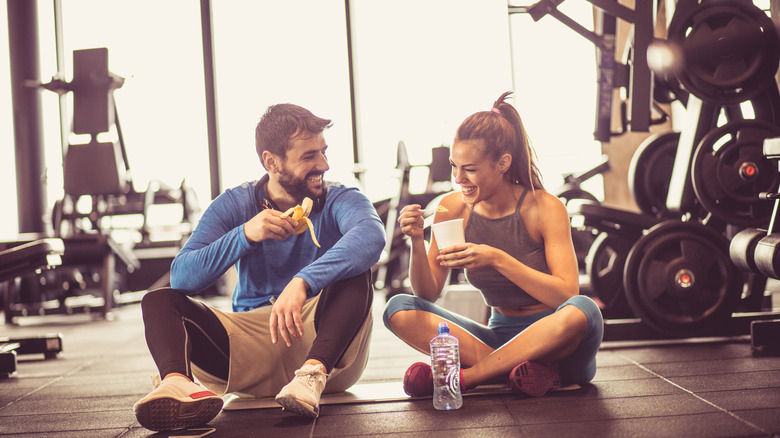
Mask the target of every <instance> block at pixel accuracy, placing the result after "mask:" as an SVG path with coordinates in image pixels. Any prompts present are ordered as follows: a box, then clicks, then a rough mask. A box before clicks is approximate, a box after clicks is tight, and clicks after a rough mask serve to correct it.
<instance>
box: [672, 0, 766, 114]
mask: <svg viewBox="0 0 780 438" xmlns="http://www.w3.org/2000/svg"><path fill="white" fill-rule="evenodd" d="M675 12H676V13H675V14H674V16H673V17H672V20H671V22H670V24H669V32H668V35H669V37H668V39H669V41H671V42H672V43H673V44H675V45H676V46H677V47H679V48H680V52H681V53H682V58H683V59H682V62H681V63H680V65H681V67H680V68H678V71H677V72H676V73H677V77H678V78H679V80H680V82H681V83H682V84H683V85H684V86H685V87H686V88H687V89H688V91H690V92H691V93H692V94H694V95H695V96H697V97H699V98H700V99H702V100H704V101H707V102H711V103H722V104H729V103H738V102H742V101H744V100H745V99H746V98H747V97H749V96H751V95H753V94H755V93H756V92H758V91H760V90H762V89H763V88H765V87H766V86H767V84H768V83H769V82H770V81H772V80H774V75H775V72H777V68H778V62H779V61H780V41H779V40H778V34H777V30H776V29H775V26H774V24H773V23H772V20H771V19H770V18H769V17H768V16H767V14H766V13H765V12H764V11H762V10H761V9H759V8H758V7H756V6H755V5H753V4H752V2H749V1H731V0H728V1H726V0H708V1H706V2H701V3H700V4H699V5H697V6H696V7H693V8H678V11H675ZM677 12H679V13H677Z"/></svg>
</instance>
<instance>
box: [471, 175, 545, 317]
mask: <svg viewBox="0 0 780 438" xmlns="http://www.w3.org/2000/svg"><path fill="white" fill-rule="evenodd" d="M526 194H528V189H526V190H525V192H523V195H522V196H520V200H519V201H517V208H516V209H515V212H514V213H512V214H510V215H509V216H504V217H502V218H499V219H488V218H486V217H484V216H480V215H479V214H478V213H475V212H474V210H473V209H472V210H471V212H470V213H469V220H468V223H467V225H466V230H465V234H466V242H472V243H481V244H485V245H490V246H492V247H494V248H498V249H501V250H503V251H505V252H506V253H507V254H509V255H510V256H512V257H514V258H516V259H517V260H519V261H520V262H522V263H523V264H525V265H527V266H529V267H531V268H533V269H536V270H537V271H541V272H544V273H546V274H549V273H550V269H549V268H548V267H547V259H545V255H544V244H543V243H537V242H535V241H534V240H533V239H532V238H531V236H530V235H529V234H528V231H526V229H525V226H524V225H523V221H522V220H521V219H520V214H519V211H520V206H521V205H522V204H523V199H525V196H526ZM466 278H467V279H468V281H469V283H471V284H472V285H473V286H474V287H476V288H477V289H479V290H480V291H481V292H482V296H483V298H484V299H485V303H486V304H487V305H488V306H492V307H515V306H528V305H531V304H538V303H539V301H538V300H537V299H536V298H534V297H532V296H530V295H528V294H527V293H526V292H525V291H524V290H523V289H521V288H520V287H518V286H517V285H516V284H514V283H512V282H511V281H509V279H508V278H506V277H504V276H503V275H502V274H501V273H500V272H498V271H497V270H495V269H494V268H472V269H466Z"/></svg>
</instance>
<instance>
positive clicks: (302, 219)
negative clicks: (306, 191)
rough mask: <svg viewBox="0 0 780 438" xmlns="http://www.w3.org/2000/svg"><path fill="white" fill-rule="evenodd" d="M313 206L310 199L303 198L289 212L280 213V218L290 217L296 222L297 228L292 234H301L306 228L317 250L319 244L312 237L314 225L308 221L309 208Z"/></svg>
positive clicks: (315, 238)
mask: <svg viewBox="0 0 780 438" xmlns="http://www.w3.org/2000/svg"><path fill="white" fill-rule="evenodd" d="M313 205H314V202H312V200H311V199H309V198H303V201H301V203H300V204H298V205H296V206H295V207H290V209H289V210H287V211H285V212H284V213H282V215H281V217H283V218H285V217H287V216H290V217H291V218H293V219H295V220H296V221H298V226H297V227H295V231H294V232H293V234H301V233H303V232H304V231H306V229H307V228H308V229H309V232H310V233H311V240H312V241H313V242H314V244H315V245H317V247H318V248H321V247H320V243H319V242H317V236H315V235H314V224H312V223H311V220H310V219H309V213H311V208H312V206H313Z"/></svg>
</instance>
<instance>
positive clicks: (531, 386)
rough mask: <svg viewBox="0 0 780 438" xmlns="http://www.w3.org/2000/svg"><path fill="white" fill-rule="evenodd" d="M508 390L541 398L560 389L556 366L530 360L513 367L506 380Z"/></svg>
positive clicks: (559, 376)
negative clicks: (548, 392) (553, 390)
mask: <svg viewBox="0 0 780 438" xmlns="http://www.w3.org/2000/svg"><path fill="white" fill-rule="evenodd" d="M507 386H509V389H511V390H513V391H516V392H523V393H526V394H528V395H530V396H532V397H541V396H543V395H545V394H546V393H547V391H549V390H551V389H555V388H560V387H561V375H560V374H559V373H558V365H556V364H553V365H552V366H548V365H545V364H543V363H540V362H534V361H531V360H528V361H525V362H523V363H521V364H520V365H518V366H516V367H514V369H512V372H510V373H509V378H508V379H507Z"/></svg>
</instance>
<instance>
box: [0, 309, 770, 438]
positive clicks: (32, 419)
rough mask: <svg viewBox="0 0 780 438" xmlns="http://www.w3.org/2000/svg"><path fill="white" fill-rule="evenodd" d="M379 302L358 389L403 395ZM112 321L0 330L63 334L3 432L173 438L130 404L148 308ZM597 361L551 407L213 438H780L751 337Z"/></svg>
mask: <svg viewBox="0 0 780 438" xmlns="http://www.w3.org/2000/svg"><path fill="white" fill-rule="evenodd" d="M211 302H212V304H215V305H217V306H219V307H223V306H227V305H228V302H227V301H226V300H225V299H223V298H218V299H212V300H211ZM381 303H383V297H382V296H380V295H377V298H376V301H375V307H377V308H375V312H376V314H377V317H375V328H374V334H373V341H372V347H371V356H370V359H369V364H368V368H367V370H366V372H365V374H364V375H363V378H362V379H361V381H360V382H359V384H370V383H380V382H396V383H398V385H400V384H401V383H400V382H401V378H402V376H403V373H404V371H405V369H406V367H408V366H409V365H410V364H411V363H412V362H415V361H417V360H426V358H425V356H423V355H420V354H419V353H416V352H414V351H412V350H411V349H410V348H408V347H406V346H405V345H403V344H402V343H401V342H400V341H398V340H397V339H396V338H395V337H394V336H393V335H392V334H390V333H389V332H388V331H387V330H386V329H385V328H384V326H382V324H381V320H380V318H378V316H379V312H381ZM114 316H115V318H114V320H111V321H107V320H102V319H95V320H93V319H92V318H91V317H89V316H88V315H71V316H46V317H27V318H20V319H19V321H18V322H19V325H18V326H2V328H0V336H7V337H23V336H34V335H39V334H42V333H49V332H54V333H62V334H63V336H64V342H63V352H62V353H61V354H60V356H59V357H58V358H56V359H50V360H44V359H43V356H42V355H30V356H20V357H19V363H18V371H17V373H16V375H15V376H12V377H10V378H8V379H4V380H0V435H12V436H30V437H32V436H35V437H79V438H82V437H146V436H154V437H167V436H169V435H175V434H169V433H158V434H155V433H152V432H151V431H149V430H146V429H144V428H142V427H141V426H140V425H139V424H138V422H137V421H136V419H135V417H134V415H133V411H132V406H133V403H135V401H136V400H138V399H139V398H141V397H142V396H144V395H145V394H147V393H148V392H149V391H150V390H151V383H150V377H149V376H150V375H151V374H152V373H154V372H155V368H154V366H153V363H152V361H151V358H150V357H149V354H148V352H147V350H146V344H145V340H144V335H143V325H142V323H141V315H140V308H139V306H138V305H130V306H125V307H121V308H118V309H117V310H116V312H115V313H114ZM598 361H599V369H598V372H597V374H596V378H595V380H594V381H593V382H592V384H591V385H588V386H586V387H584V388H581V389H578V390H573V391H556V392H553V393H550V394H548V395H546V396H544V397H542V398H536V399H535V398H529V397H525V396H519V395H515V394H507V393H504V394H500V395H495V394H494V395H479V396H478V395H472V396H468V397H466V398H465V399H464V404H463V407H462V408H461V409H459V410H457V411H436V410H434V409H433V406H432V404H431V400H430V399H425V400H403V401H393V402H365V403H356V404H329V405H324V406H323V407H322V410H321V414H320V417H319V418H317V419H316V420H311V419H306V418H302V417H297V416H294V415H292V414H289V413H286V412H282V410H281V408H278V409H277V408H273V409H258V410H238V411H235V410H234V411H223V412H222V413H220V414H219V415H218V416H217V418H216V419H214V421H212V422H211V423H210V426H211V427H214V428H216V431H215V432H214V433H212V434H211V435H209V437H211V438H218V437H243V436H258V437H266V436H267V437H288V436H290V437H328V436H337V437H344V436H372V437H373V436H382V435H386V436H393V437H395V436H409V437H412V436H426V437H447V438H453V437H461V436H464V437H504V436H506V437H517V436H531V437H533V436H554V437H567V436H571V437H583V436H597V437H610V436H614V437H626V436H648V437H662V436H669V437H720V436H723V437H732V436H750V437H756V436H780V357H779V356H754V355H753V354H752V353H751V348H750V340H749V337H738V338H727V339H724V338H718V339H711V338H708V339H696V340H688V341H684V342H675V343H668V342H666V343H652V342H644V343H631V342H620V343H606V344H605V345H604V346H603V348H602V350H601V351H600V352H599V355H598Z"/></svg>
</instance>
